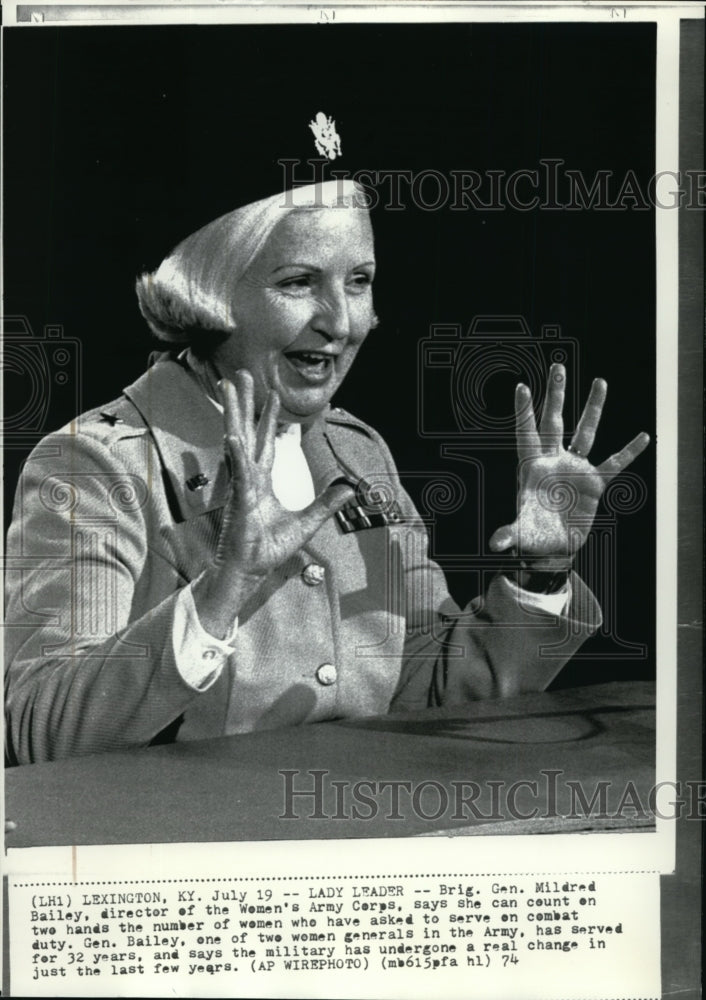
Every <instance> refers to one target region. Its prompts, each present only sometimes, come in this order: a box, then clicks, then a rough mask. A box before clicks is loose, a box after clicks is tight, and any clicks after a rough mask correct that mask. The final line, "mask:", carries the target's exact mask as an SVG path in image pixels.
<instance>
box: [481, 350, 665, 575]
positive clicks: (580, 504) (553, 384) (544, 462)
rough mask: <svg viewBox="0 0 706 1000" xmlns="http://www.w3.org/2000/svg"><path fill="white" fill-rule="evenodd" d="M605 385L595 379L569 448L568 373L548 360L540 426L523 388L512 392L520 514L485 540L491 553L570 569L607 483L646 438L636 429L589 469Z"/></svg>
mask: <svg viewBox="0 0 706 1000" xmlns="http://www.w3.org/2000/svg"><path fill="white" fill-rule="evenodd" d="M607 388H608V387H607V385H606V383H605V382H604V381H603V379H596V380H595V381H594V382H593V385H592V386H591V392H590V394H589V397H588V400H587V402H586V406H585V408H584V411H583V413H582V414H581V418H580V420H579V422H578V425H577V427H576V430H575V431H574V434H573V437H572V439H571V444H569V445H568V447H566V448H565V447H564V445H563V437H564V421H563V418H562V411H563V407H564V393H565V389H566V370H565V368H564V366H563V365H556V364H555V365H552V367H551V369H550V372H549V381H548V386H547V393H546V397H545V400H544V407H543V409H542V417H541V421H540V424H539V428H537V423H536V420H535V415H534V410H533V407H532V398H531V394H530V391H529V389H528V387H527V386H526V385H522V384H520V385H518V386H517V389H516V391H515V427H516V434H517V453H518V458H519V494H518V503H517V518H516V520H515V521H514V522H513V523H512V524H509V525H505V526H504V527H502V528H499V529H498V530H497V531H496V532H495V533H494V535H493V536H492V538H491V539H490V547H491V549H492V551H494V552H504V551H507V550H508V549H512V550H514V551H515V552H516V553H517V554H518V555H520V556H522V557H532V558H533V559H537V560H539V561H541V560H543V559H546V560H547V564H548V565H553V566H555V567H556V566H561V565H564V566H567V567H568V565H569V564H570V562H571V559H572V558H573V556H574V555H575V553H576V551H577V550H578V549H579V548H580V547H581V545H583V543H584V542H585V541H586V538H587V536H588V533H589V531H590V530H591V525H592V524H593V519H594V517H595V513H596V508H597V506H598V501H599V500H600V497H601V494H602V493H603V491H604V489H605V488H606V486H607V485H608V483H609V482H610V481H611V479H613V478H614V477H615V476H617V475H618V473H619V472H622V470H623V469H625V468H626V467H627V466H628V465H629V464H630V463H631V462H632V461H634V459H635V458H637V456H638V455H639V454H640V453H641V452H642V451H644V449H645V448H646V447H647V445H648V443H649V440H650V439H649V436H648V435H647V434H644V433H643V434H638V435H637V436H636V437H634V438H633V439H632V441H630V443H629V444H627V445H625V447H624V448H622V449H621V450H620V451H619V452H617V453H616V454H615V455H611V456H610V458H607V459H606V460H605V461H604V462H601V464H600V465H597V466H594V465H592V464H591V462H590V461H589V459H588V454H589V452H590V451H591V448H592V447H593V442H594V439H595V436H596V430H597V428H598V424H599V422H600V419H601V413H602V411H603V404H604V402H605V398H606V391H607Z"/></svg>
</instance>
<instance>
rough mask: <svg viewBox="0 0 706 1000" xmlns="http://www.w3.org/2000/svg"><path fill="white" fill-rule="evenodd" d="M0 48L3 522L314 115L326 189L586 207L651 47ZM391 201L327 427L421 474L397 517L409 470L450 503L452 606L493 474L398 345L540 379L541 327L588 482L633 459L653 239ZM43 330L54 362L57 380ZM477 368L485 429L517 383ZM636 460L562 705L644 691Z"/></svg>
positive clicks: (245, 37)
mask: <svg viewBox="0 0 706 1000" xmlns="http://www.w3.org/2000/svg"><path fill="white" fill-rule="evenodd" d="M4 40H5V53H4V55H5V81H6V89H5V109H4V110H5V175H4V176H5V206H4V207H5V297H6V307H5V312H6V315H22V316H25V317H26V318H27V320H28V322H29V324H30V325H31V328H32V331H33V333H32V334H28V333H22V331H21V330H20V329H19V327H18V326H17V324H15V327H14V329H15V331H16V334H17V335H16V336H15V337H14V338H9V339H8V341H7V346H6V359H5V392H6V423H5V429H6V438H5V446H6V453H5V464H6V515H7V516H9V512H10V508H11V502H12V495H13V493H14V486H15V482H16V475H17V471H18V468H19V464H20V462H21V461H22V459H23V458H24V457H25V456H26V454H27V451H28V448H29V447H30V446H31V444H32V441H33V440H34V441H36V440H37V439H38V437H39V436H41V434H42V433H43V432H46V431H48V430H51V429H52V428H54V427H56V426H59V425H61V424H62V423H64V422H65V421H66V420H68V419H70V418H71V417H72V416H73V415H74V414H75V413H76V412H77V411H78V410H79V409H88V408H90V407H92V406H94V405H97V404H100V403H102V402H107V401H109V400H110V399H112V398H114V397H115V396H116V395H118V394H119V393H120V391H121V389H122V387H123V386H124V385H126V384H128V383H129V382H131V381H133V380H134V379H135V378H136V377H137V376H138V375H139V374H140V373H141V372H142V370H143V369H144V367H145V363H146V358H147V355H148V353H149V351H150V349H151V344H150V340H149V336H148V332H147V328H146V325H145V324H144V322H143V321H142V319H141V317H140V315H139V311H138V309H137V304H136V299H135V296H134V292H133V284H134V278H135V276H136V275H137V274H138V273H139V272H141V271H142V270H144V269H152V268H154V267H155V266H156V265H157V264H158V263H159V261H160V260H161V258H162V257H163V256H164V255H165V253H166V252H167V251H168V250H169V249H170V248H171V246H173V245H174V244H175V243H176V242H178V241H179V239H181V238H182V237H184V236H185V235H187V234H188V233H189V232H191V231H193V230H194V229H195V228H197V227H198V226H200V225H202V224H204V223H205V222H207V221H209V220H210V219H212V218H214V217H215V216H217V215H219V214H221V213H223V212H226V211H229V210H230V209H232V208H234V207H236V206H237V205H239V204H243V203H245V202H247V201H250V200H252V199H254V198H257V197H263V196H266V195H269V194H272V193H274V192H275V191H277V190H278V189H281V188H282V178H283V172H282V169H281V167H279V166H278V165H277V160H278V159H280V158H284V157H297V158H300V159H302V160H304V159H306V158H307V157H311V156H314V155H315V150H314V146H313V139H312V136H311V133H310V131H309V129H308V122H309V120H310V119H311V118H313V117H314V115H315V114H316V113H317V111H320V110H322V111H324V112H325V113H326V114H328V115H332V116H333V117H334V118H335V119H336V122H337V126H338V130H339V132H340V134H341V137H342V143H343V154H344V155H343V157H342V158H341V159H340V160H338V161H337V162H336V163H335V164H334V167H337V168H340V169H345V170H348V171H350V172H353V171H356V170H359V169H367V170H384V169H402V170H411V171H414V172H417V171H422V170H427V169H436V170H439V171H442V172H444V173H447V174H448V173H449V172H450V171H451V170H471V169H473V170H477V171H480V172H484V171H488V170H504V171H508V172H510V171H512V170H515V169H520V168H525V169H538V168H539V166H540V164H539V161H540V159H542V158H559V159H561V160H563V161H564V162H565V166H566V167H567V168H571V169H577V170H581V171H582V172H583V174H584V176H585V177H586V179H587V181H588V182H589V183H590V181H591V179H592V177H593V175H594V174H595V172H596V171H597V170H611V171H613V172H614V175H615V178H616V180H615V181H614V183H613V185H612V190H613V191H614V192H617V189H618V188H619V186H620V180H621V179H622V178H623V176H624V175H625V173H626V172H627V171H628V170H633V171H634V172H635V175H636V176H637V178H638V179H639V181H640V183H641V185H642V187H643V190H646V188H647V181H648V179H649V177H650V176H651V175H652V173H653V172H654V135H655V130H654V110H655V109H654V89H655V75H654V65H655V64H654V58H655V29H654V25H650V24H643V25H640V24H633V25H594V24H580V25H579V24H576V25H570V24H566V25H562V24H534V25H467V24H456V25H454V24H444V25H438V24H437V25H400V24H397V25H389V26H371V25H363V26H339V25H336V26H332V25H321V26H302V27H300V26H287V27H284V26H271V27H269V26H234V27H226V26H214V27H210V26H209V27H205V26H204V27H194V26H188V27H182V26H180V27H159V28H151V27H148V28H142V27H130V28H121V27H112V26H111V27H97V28H71V29H54V28H45V27H42V28H38V29H37V30H35V29H32V28H24V29H20V30H14V31H6V32H5V34H4ZM308 176H309V174H308V172H306V173H304V176H303V179H306V177H308ZM407 190H408V189H407V188H406V187H403V192H407ZM428 190H429V196H430V197H431V196H432V195H433V189H432V188H429V189H428ZM403 200H404V201H405V209H404V210H403V211H398V212H395V211H389V210H385V209H380V208H378V209H376V210H375V211H374V213H373V224H374V228H375V233H376V245H377V256H378V265H379V270H378V278H377V280H376V308H377V311H378V313H379V315H380V318H381V325H380V328H379V329H378V330H377V331H376V332H375V333H374V334H372V335H371V336H370V338H369V339H368V341H367V342H366V344H365V345H364V347H363V348H362V350H361V354H360V357H359V360H358V361H357V362H356V366H355V367H354V369H353V370H352V372H351V374H350V375H349V376H348V379H347V381H346V383H345V385H344V386H343V388H342V390H341V391H340V393H339V395H338V397H337V399H336V400H335V402H337V403H338V404H339V405H341V406H344V407H345V408H346V409H349V410H351V411H352V412H353V413H355V414H356V415H357V416H359V417H361V418H362V419H364V420H366V421H368V422H369V423H371V424H372V425H373V426H375V427H377V429H378V430H380V431H381V432H382V434H383V435H384V437H385V438H386V440H387V441H388V443H389V445H390V447H391V449H392V452H393V454H394V455H395V457H396V459H397V462H398V465H399V467H400V469H401V470H402V472H403V474H404V473H410V474H411V473H422V475H409V476H408V479H407V485H408V488H409V490H410V492H411V493H412V495H413V496H414V498H415V499H416V500H417V501H418V503H420V505H421V506H422V507H423V508H424V502H423V500H424V493H423V491H424V488H425V486H426V485H427V484H428V482H429V480H430V479H433V476H434V473H435V471H436V472H439V471H441V472H447V473H453V474H454V475H456V476H460V477H461V478H462V479H464V480H465V481H466V482H467V486H468V496H467V499H466V501H465V503H464V504H463V505H462V507H460V508H459V509H457V510H455V511H452V512H451V513H449V514H446V515H439V516H437V518H436V522H435V527H434V530H433V544H434V549H435V555H436V556H437V558H438V559H439V561H440V562H442V564H445V565H446V567H447V569H448V575H449V583H450V586H451V589H452V591H453V593H454V595H455V596H456V598H457V599H458V600H459V601H461V602H465V601H466V600H468V599H469V598H470V597H471V596H473V594H474V593H475V592H477V590H478V588H479V587H480V586H482V570H483V568H484V567H485V569H486V570H487V569H488V568H489V567H490V565H491V563H490V561H489V560H488V559H487V555H488V554H487V552H486V551H485V545H486V544H487V540H488V538H489V537H490V534H491V533H492V531H493V530H494V528H495V527H497V526H498V525H500V524H503V523H505V522H507V521H511V520H512V519H513V517H514V489H515V487H514V482H515V480H514V477H515V465H514V456H513V453H512V450H511V449H510V448H509V447H507V446H506V447H497V446H496V447H493V448H488V447H487V444H488V440H489V435H484V434H483V433H482V427H481V432H480V433H475V434H474V433H468V434H465V435H463V436H461V437H459V436H458V431H459V428H458V426H457V425H454V422H453V414H452V410H451V407H450V398H449V394H450V392H451V383H450V381H449V378H448V371H450V369H449V370H448V371H447V372H445V371H444V370H441V371H439V370H436V371H434V372H430V370H429V369H426V368H423V367H420V366H419V364H418V344H419V342H420V341H421V340H422V339H423V338H425V337H427V336H428V335H429V329H430V326H431V325H432V324H442V323H449V324H459V325H460V326H461V327H462V328H463V329H464V330H466V329H467V328H468V327H469V325H470V323H471V320H472V319H473V317H474V316H476V315H498V314H501V315H507V314H511V315H521V316H523V317H524V318H525V320H526V321H527V323H528V324H529V327H530V329H531V331H532V334H533V335H534V338H535V340H536V341H537V342H538V343H537V346H536V351H537V352H538V353H537V356H538V357H539V356H542V357H546V351H544V354H542V351H543V348H541V347H540V346H539V342H540V330H541V327H542V325H543V324H556V325H558V326H560V328H561V337H562V338H564V339H570V340H571V341H573V342H575V343H576V344H577V348H576V357H577V363H576V365H575V370H574V372H573V373H570V383H571V382H573V384H570V386H569V395H568V397H567V406H566V413H567V415H569V414H575V413H576V412H577V409H578V407H579V405H580V402H579V401H583V400H584V399H585V397H586V394H587V391H588V388H589V386H590V383H591V380H592V378H593V377H595V376H596V375H601V376H603V377H604V378H606V379H607V380H608V383H609V385H610V392H609V397H608V403H607V407H606V411H605V416H604V424H603V425H602V427H601V430H600V432H599V435H598V439H597V442H596V445H595V449H594V452H593V457H594V458H595V460H597V461H600V460H601V459H602V458H604V457H606V456H607V455H608V454H610V453H611V452H613V451H616V450H618V449H619V448H620V447H622V445H623V444H624V443H625V442H626V441H627V440H628V439H629V438H631V437H632V436H633V435H634V434H635V433H637V431H639V430H643V429H644V430H647V431H649V432H650V433H651V434H652V436H653V438H654V429H655V428H654V419H655V417H654V410H655V327H654V323H655V306H654V302H655V280H654V275H655V243H654V214H653V212H652V211H649V210H647V211H640V210H634V209H628V210H624V211H600V210H591V211H585V210H584V211H575V212H571V211H551V210H547V209H544V210H542V209H535V210H531V211H526V212H521V211H516V210H513V209H511V208H508V209H506V210H504V211H478V210H467V211H451V210H450V209H449V208H448V207H447V208H445V209H442V210H439V211H429V212H425V211H423V210H421V209H420V208H415V207H414V205H413V204H412V203H411V200H410V199H409V197H408V195H407V194H406V193H405V194H404V196H403ZM51 324H56V325H60V326H61V327H62V328H63V338H64V339H65V340H66V341H67V342H68V343H67V344H66V351H65V353H64V354H63V355H62V356H61V358H60V359H59V362H57V361H55V357H56V348H55V345H54V343H53V342H52V343H51V344H50V345H47V343H46V338H45V334H44V328H45V326H47V325H51ZM50 340H51V338H50ZM571 350H573V348H571ZM494 352H495V353H496V354H497V348H496V347H495V345H494V344H493V343H489V344H488V354H489V357H490V359H491V360H490V362H488V361H487V358H486V361H485V364H486V365H488V364H489V365H490V369H489V371H490V375H489V378H488V381H487V383H486V385H485V391H486V396H485V399H484V403H483V405H484V406H485V407H486V416H487V421H488V423H487V426H488V427H489V428H497V427H498V426H501V425H503V421H507V418H508V416H509V414H510V412H511V409H512V396H513V388H514V384H515V382H517V381H518V380H519V378H521V377H523V378H528V377H529V376H528V375H524V376H523V375H520V374H519V373H518V371H516V370H512V369H513V365H512V364H511V363H510V364H509V365H508V364H507V363H504V364H500V363H498V364H497V365H495V363H494V361H493V357H494ZM455 357H456V358H460V359H462V357H463V356H462V355H460V354H459V352H458V351H456V353H455ZM498 357H499V355H498ZM8 359H9V360H8ZM457 363H459V362H457ZM496 369H497V370H496ZM57 375H59V376H60V377H61V378H63V379H64V381H63V382H61V381H59V382H57ZM432 376H433V377H432ZM437 376H438V378H437ZM420 393H422V394H423V395H424V400H423V401H424V406H425V412H429V413H431V414H432V415H433V416H434V418H435V419H438V425H439V426H442V425H443V422H444V419H445V417H444V415H445V414H447V413H448V415H449V416H448V426H449V435H448V437H444V436H441V437H437V438H429V437H425V436H423V434H421V433H420V427H419V421H418V414H419V394H420ZM481 423H482V421H481ZM462 429H463V428H462ZM445 444H453V445H454V447H456V448H457V449H458V448H459V447H461V448H463V449H465V455H466V458H471V459H475V461H476V463H480V464H481V465H482V469H483V475H484V483H483V487H482V490H481V491H480V493H479V492H478V489H477V478H476V477H477V469H478V468H479V466H478V465H473V464H469V463H468V461H461V460H459V458H458V457H456V458H454V457H449V456H448V455H443V454H442V446H444V445H445ZM654 458H655V448H654V445H653V446H652V447H651V448H650V451H649V452H648V453H647V454H645V455H643V456H642V457H641V458H640V459H639V460H638V461H637V462H636V463H635V465H634V466H633V467H632V470H631V471H632V472H633V473H634V474H635V475H637V476H639V477H641V479H642V480H644V484H645V490H646V493H645V496H646V500H645V502H644V504H643V505H642V507H641V509H639V510H628V511H627V512H625V513H624V514H623V515H622V517H620V518H619V521H618V527H617V531H616V530H615V526H614V524H613V522H612V520H611V519H610V517H606V520H605V526H606V531H607V533H608V535H609V536H610V545H609V547H608V549H609V550H608V551H606V552H604V553H603V554H602V557H601V558H602V562H601V565H602V567H603V569H600V568H599V567H598V566H597V565H593V564H591V565H588V564H587V565H585V566H584V570H585V575H586V576H587V578H588V579H589V582H591V584H592V585H593V586H594V589H595V591H596V593H597V595H598V597H599V599H601V600H602V602H603V604H604V610H605V611H606V614H607V618H608V624H609V628H608V634H605V635H599V636H597V637H595V638H594V639H592V640H590V641H589V642H588V643H586V645H585V646H584V647H583V649H582V652H581V653H580V654H579V657H578V658H576V659H575V660H574V661H573V662H572V663H571V664H570V665H569V666H568V667H567V668H566V669H565V670H564V672H563V673H562V675H561V679H560V681H559V683H561V684H572V683H590V682H592V681H604V680H607V679H611V678H616V679H624V678H630V677H647V676H650V675H651V674H652V673H653V672H654V619H655V574H654V536H655V509H654V480H653V470H654ZM631 482H633V483H634V480H632V481H631ZM627 506H628V507H631V502H630V501H629V500H628V501H627ZM632 506H635V505H634V504H632ZM604 515H605V509H604ZM479 536H480V541H479V540H478V538H479ZM613 558H614V559H615V565H614V564H613V562H612V559H613ZM611 630H612V634H611ZM625 643H629V644H641V645H642V646H643V647H644V651H643V652H641V651H640V650H639V649H638V648H637V647H635V646H633V645H625Z"/></svg>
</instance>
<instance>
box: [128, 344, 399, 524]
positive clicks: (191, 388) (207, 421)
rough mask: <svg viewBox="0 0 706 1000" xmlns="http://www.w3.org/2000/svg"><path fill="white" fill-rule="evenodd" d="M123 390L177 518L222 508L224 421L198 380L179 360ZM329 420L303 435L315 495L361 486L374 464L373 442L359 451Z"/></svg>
mask: <svg viewBox="0 0 706 1000" xmlns="http://www.w3.org/2000/svg"><path fill="white" fill-rule="evenodd" d="M123 391H124V394H125V396H126V397H127V398H128V399H129V400H130V402H131V403H132V404H133V405H134V406H135V407H136V409H137V410H138V411H139V413H140V414H141V416H142V418H143V419H144V421H145V423H146V424H147V426H148V427H149V429H150V431H151V433H152V437H153V439H154V441H155V444H156V447H157V450H158V452H159V457H160V460H161V462H162V465H163V467H164V470H165V472H166V476H167V480H168V483H169V486H170V487H171V494H172V500H173V502H174V504H175V507H176V509H177V511H178V513H179V515H180V518H179V519H180V520H189V519H190V518H192V517H197V516H198V515H200V514H205V513H206V512H207V511H210V510H217V509H218V508H220V507H223V506H224V505H225V503H226V500H227V498H228V482H229V476H228V472H227V468H226V463H225V457H224V451H223V417H222V415H221V414H220V413H219V411H218V410H217V409H216V407H215V406H214V405H213V403H212V402H211V401H210V400H209V398H208V396H207V395H206V393H205V392H204V390H203V388H202V387H201V385H200V383H199V382H198V380H197V379H196V377H195V375H194V374H193V373H192V372H190V371H189V369H188V368H187V367H185V366H184V365H183V364H182V363H181V362H179V361H175V360H169V361H160V362H158V363H157V364H155V365H153V366H152V367H151V368H149V369H148V370H147V371H146V372H145V373H144V375H142V376H141V377H140V378H139V379H137V381H136V382H133V383H132V385H129V386H127V387H126V388H125V389H124V390H123ZM329 415H330V414H329V411H327V412H326V413H324V414H323V415H322V416H321V417H320V418H318V419H317V420H315V421H314V422H313V423H312V424H311V425H310V426H308V427H306V428H305V429H304V431H303V434H302V449H303V451H304V454H305V456H306V459H307V462H308V464H309V468H310V469H311V474H312V478H313V480H314V486H315V489H316V492H317V493H319V492H320V491H321V490H322V489H324V488H325V487H326V486H328V485H329V484H330V483H331V482H333V481H334V480H336V479H340V478H342V477H343V478H345V479H347V480H349V481H352V482H353V483H357V482H358V481H359V480H360V479H362V478H363V477H364V476H365V474H366V464H367V463H369V461H370V457H369V456H370V451H369V441H368V442H367V443H368V449H365V448H364V447H361V446H362V444H363V440H362V438H361V435H360V434H359V433H358V432H357V431H354V432H353V433H350V430H349V429H348V428H347V427H346V426H341V421H340V419H339V418H337V419H335V420H333V419H331V420H329ZM346 423H347V422H346ZM350 423H351V424H354V423H355V422H354V421H353V420H351V421H350ZM359 439H360V440H359ZM366 450H367V462H366ZM367 471H368V472H369V471H370V470H369V469H367ZM377 471H379V470H377Z"/></svg>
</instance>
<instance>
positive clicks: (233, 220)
mask: <svg viewBox="0 0 706 1000" xmlns="http://www.w3.org/2000/svg"><path fill="white" fill-rule="evenodd" d="M322 208H360V209H363V210H364V211H366V212H367V209H368V199H367V196H366V194H365V191H364V190H363V188H362V187H361V186H360V185H359V184H358V183H356V182H355V181H350V180H345V179H337V180H332V181H325V182H323V183H321V184H309V185H306V186H305V187H299V188H293V189H292V190H290V191H284V192H282V193H281V194H276V195H272V196H271V197H270V198H264V199H262V200H261V201H255V202H252V203H251V204H249V205H244V206H243V207H242V208H236V209H235V210H234V211H232V212H228V213H227V214H226V215H222V216H220V217H219V218H218V219H214V221H213V222H209V223H208V225H206V226H204V227H203V228H202V229H199V230H197V232H195V233H192V235H191V236H187V237H186V239H185V240H182V242H181V243H179V245H178V246H177V247H175V248H174V250H172V252H171V253H170V254H169V255H168V256H167V257H165V259H164V260H163V261H162V263H161V264H160V265H159V267H158V268H157V270H156V271H153V272H151V273H145V274H142V275H140V277H139V278H138V279H137V283H136V292H137V300H138V302H139V306H140V312H141V313H142V315H143V316H144V318H145V320H146V321H147V324H148V325H149V327H150V329H151V330H152V332H153V333H154V334H155V336H156V337H157V338H158V339H159V340H161V341H163V342H166V343H168V344H173V345H184V346H186V345H190V346H192V347H193V348H195V349H199V348H200V349H201V350H203V349H205V348H207V347H208V346H215V344H216V343H218V342H220V341H222V340H223V339H225V338H227V337H228V336H229V335H230V334H231V333H233V331H234V330H235V320H234V317H233V306H234V302H233V296H234V289H235V284H236V282H237V281H238V280H239V279H240V278H241V277H242V276H243V275H244V274H245V272H246V271H247V269H248V268H249V267H250V265H251V264H252V262H253V261H254V259H255V257H256V256H257V255H258V253H259V252H260V251H261V250H262V248H263V247H264V245H265V243H266V242H267V239H268V238H269V236H270V234H271V233H272V231H273V230H274V228H275V226H276V225H277V224H278V223H279V222H280V221H281V220H282V219H283V218H285V217H286V216H287V215H288V214H289V213H291V212H298V211H306V210H312V209H322ZM209 334H211V336H209Z"/></svg>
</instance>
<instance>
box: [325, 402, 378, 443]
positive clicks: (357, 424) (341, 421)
mask: <svg viewBox="0 0 706 1000" xmlns="http://www.w3.org/2000/svg"><path fill="white" fill-rule="evenodd" d="M324 423H325V424H326V427H327V429H331V428H338V427H340V428H341V429H344V430H349V431H351V432H352V433H353V434H356V435H358V436H359V437H362V438H368V440H370V441H374V442H375V443H376V444H377V443H379V442H381V441H382V437H381V435H380V434H379V433H378V432H377V431H376V430H375V429H374V428H373V427H371V426H370V424H366V423H365V422H364V421H363V420H359V419H358V417H354V416H353V414H352V413H349V412H348V410H344V409H343V408H342V407H340V406H331V407H329V408H328V410H326V412H325V413H324Z"/></svg>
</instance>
